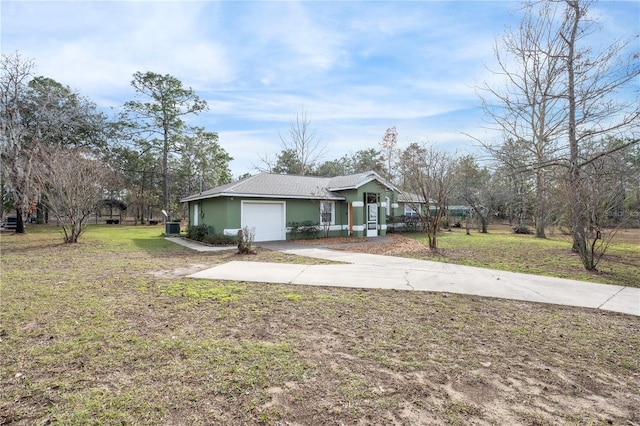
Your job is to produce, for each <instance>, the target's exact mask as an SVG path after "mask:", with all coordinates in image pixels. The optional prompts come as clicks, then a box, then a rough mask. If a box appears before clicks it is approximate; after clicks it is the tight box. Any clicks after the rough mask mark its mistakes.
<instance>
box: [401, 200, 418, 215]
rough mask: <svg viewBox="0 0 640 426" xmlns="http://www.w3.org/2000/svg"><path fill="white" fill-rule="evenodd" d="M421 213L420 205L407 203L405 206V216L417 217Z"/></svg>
mask: <svg viewBox="0 0 640 426" xmlns="http://www.w3.org/2000/svg"><path fill="white" fill-rule="evenodd" d="M419 213H420V205H419V204H409V203H405V205H404V215H405V216H417V215H418V214H419Z"/></svg>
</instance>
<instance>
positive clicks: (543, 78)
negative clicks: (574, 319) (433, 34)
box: [481, 2, 567, 238]
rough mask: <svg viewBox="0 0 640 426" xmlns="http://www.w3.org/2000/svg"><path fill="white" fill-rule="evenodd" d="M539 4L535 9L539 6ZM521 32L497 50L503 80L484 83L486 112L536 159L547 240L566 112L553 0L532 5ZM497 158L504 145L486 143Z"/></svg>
mask: <svg viewBox="0 0 640 426" xmlns="http://www.w3.org/2000/svg"><path fill="white" fill-rule="evenodd" d="M536 6H537V7H536ZM525 9H526V13H525V15H524V17H523V19H522V22H521V23H520V26H519V28H518V30H517V31H514V30H508V31H507V32H506V34H505V35H504V37H503V38H502V43H500V44H498V43H496V46H495V47H494V54H495V57H496V61H497V66H498V69H497V70H496V71H494V74H496V75H498V76H501V77H503V80H504V84H503V85H502V86H501V85H495V86H491V85H488V84H485V86H484V90H485V91H486V92H487V93H488V96H483V97H481V99H482V105H483V108H484V111H485V112H486V113H487V114H488V116H489V117H491V119H492V120H493V121H494V122H495V123H496V124H497V125H498V127H499V129H500V130H502V131H503V132H504V134H505V136H506V138H505V139H511V140H515V141H518V144H519V146H520V148H521V149H523V150H524V151H525V152H526V153H527V155H528V156H529V157H530V158H531V160H532V161H528V162H527V163H528V164H529V165H531V166H532V169H533V173H534V174H535V193H536V202H535V206H534V216H535V224H536V237H539V238H545V237H546V235H545V227H546V217H547V203H546V200H547V175H546V171H547V169H546V168H545V167H544V165H545V164H547V163H548V162H549V161H550V160H552V159H553V158H555V156H556V155H557V153H558V151H559V139H558V136H559V134H560V133H561V132H562V130H563V129H564V127H565V123H566V118H567V111H566V108H564V105H563V103H562V99H561V97H560V96H559V93H560V90H561V87H562V83H563V81H564V80H563V77H564V74H563V71H564V63H563V61H562V50H563V41H562V38H561V37H560V35H559V34H558V33H557V32H555V31H554V20H555V19H556V16H555V15H556V13H557V11H556V8H555V7H553V5H552V4H551V3H549V2H545V3H535V4H534V3H529V4H527V5H526V7H525ZM488 148H489V150H490V152H492V153H493V154H494V155H495V156H496V157H497V158H498V159H500V157H502V158H504V155H500V154H501V153H502V152H503V151H504V146H499V147H497V148H496V147H491V146H489V147H488Z"/></svg>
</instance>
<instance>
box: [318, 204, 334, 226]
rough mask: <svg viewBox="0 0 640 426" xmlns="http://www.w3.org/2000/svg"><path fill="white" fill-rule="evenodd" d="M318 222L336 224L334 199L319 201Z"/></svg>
mask: <svg viewBox="0 0 640 426" xmlns="http://www.w3.org/2000/svg"><path fill="white" fill-rule="evenodd" d="M320 224H321V225H335V224H336V203H335V201H320Z"/></svg>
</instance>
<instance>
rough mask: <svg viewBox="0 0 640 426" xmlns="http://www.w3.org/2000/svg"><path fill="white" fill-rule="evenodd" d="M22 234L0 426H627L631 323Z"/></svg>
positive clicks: (104, 241)
mask: <svg viewBox="0 0 640 426" xmlns="http://www.w3.org/2000/svg"><path fill="white" fill-rule="evenodd" d="M28 232H29V233H28V234H26V235H23V236H17V235H11V234H3V235H2V236H1V241H0V248H1V250H2V253H1V261H2V277H1V278H2V287H1V289H0V291H1V293H0V303H1V310H0V339H1V341H0V424H12V425H34V424H35V425H44V424H60V425H86V424H118V425H122V424H158V425H212V424H224V425H245V424H264V425H324V424H326V425H341V424H344V425H352V424H353V425H366V424H372V425H374V424H375V425H379V424H385V425H387V424H388V425H432V424H435V425H468V424H475V425H503V424H509V425H557V424H570V425H609V424H614V425H638V424H640V395H639V393H638V389H640V319H639V318H637V317H633V316H628V315H622V314H616V313H610V312H601V311H595V310H589V309H578V308H568V307H567V308H565V307H559V306H548V305H541V304H532V303H521V302H514V301H506V300H495V299H486V298H480V297H467V296H458V295H451V294H436V293H417V292H399V291H382V290H357V289H340V288H332V287H330V286H327V287H305V286H293V285H267V284H256V283H246V282H216V281H204V280H194V279H188V278H185V277H184V276H182V275H184V274H185V273H186V272H187V271H192V270H196V269H200V268H205V267H208V266H212V265H215V264H218V263H221V262H227V261H229V260H231V259H237V255H235V254H233V253H232V252H218V253H193V252H191V251H189V250H188V249H185V248H183V247H180V246H178V245H175V244H172V243H170V242H167V241H165V240H164V239H163V238H162V237H161V236H160V232H161V228H160V227H142V226H139V227H127V226H113V227H108V226H98V227H94V228H91V229H90V230H89V231H88V233H87V234H86V235H85V236H84V237H83V238H82V239H81V241H82V242H81V243H79V244H76V245H63V244H60V236H59V235H57V234H56V231H55V229H54V228H46V227H43V228H39V227H35V228H30V229H29V230H28ZM474 238H475V236H474ZM443 240H444V239H443ZM396 243H397V244H396V246H395V247H396V248H395V249H398V247H399V246H400V245H401V242H399V240H398V241H396ZM404 243H405V244H407V245H408V244H414V243H415V241H413V242H407V241H406V240H405V241H404ZM357 247H364V246H357ZM368 247H369V248H368V250H383V249H382V248H380V247H377V248H375V247H373V246H371V245H368ZM390 247H391V246H387V247H386V249H385V250H391V248H390ZM414 247H415V248H419V246H414ZM352 249H357V248H356V246H353V247H352ZM395 249H394V250H395ZM399 254H402V253H399ZM248 258H249V259H253V260H268V261H272V262H317V260H311V259H305V258H301V257H297V256H291V255H283V254H281V253H274V252H269V251H265V250H260V251H259V253H258V254H257V255H255V256H249V257H248ZM246 259H247V258H243V260H246ZM327 284H328V285H330V284H331V277H327Z"/></svg>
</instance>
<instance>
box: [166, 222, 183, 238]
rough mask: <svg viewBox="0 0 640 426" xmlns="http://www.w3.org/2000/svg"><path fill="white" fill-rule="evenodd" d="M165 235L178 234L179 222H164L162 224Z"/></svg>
mask: <svg viewBox="0 0 640 426" xmlns="http://www.w3.org/2000/svg"><path fill="white" fill-rule="evenodd" d="M164 234H165V235H180V222H166V223H165V224H164Z"/></svg>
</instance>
